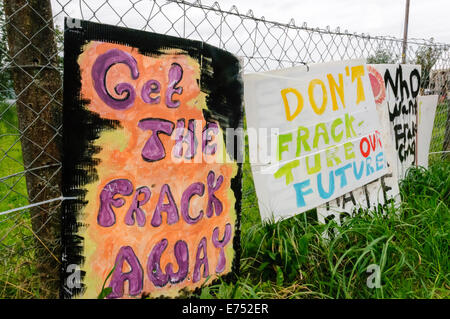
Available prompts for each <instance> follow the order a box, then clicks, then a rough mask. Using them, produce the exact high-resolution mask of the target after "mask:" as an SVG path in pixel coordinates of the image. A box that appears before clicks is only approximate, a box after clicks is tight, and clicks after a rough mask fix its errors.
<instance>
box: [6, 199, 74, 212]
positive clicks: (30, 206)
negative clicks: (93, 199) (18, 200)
mask: <svg viewBox="0 0 450 319" xmlns="http://www.w3.org/2000/svg"><path fill="white" fill-rule="evenodd" d="M71 199H77V198H76V197H63V196H60V197H57V198H52V199H48V200H44V201H42V202H38V203H34V204H30V205H26V206H22V207H18V208H13V209H10V210H7V211H4V212H0V216H2V215H7V214H11V213H14V212H18V211H21V210H24V209H28V208H33V207H37V206H40V205H44V204H48V203H52V202H56V201H63V200H71Z"/></svg>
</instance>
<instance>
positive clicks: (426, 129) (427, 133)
mask: <svg viewBox="0 0 450 319" xmlns="http://www.w3.org/2000/svg"><path fill="white" fill-rule="evenodd" d="M438 97H439V96H438V95H419V96H418V97H417V101H418V102H417V105H418V108H419V110H418V123H417V153H418V154H417V165H419V166H423V167H425V168H428V153H429V152H430V142H431V136H432V133H433V126H434V117H435V115H436V107H437V103H438Z"/></svg>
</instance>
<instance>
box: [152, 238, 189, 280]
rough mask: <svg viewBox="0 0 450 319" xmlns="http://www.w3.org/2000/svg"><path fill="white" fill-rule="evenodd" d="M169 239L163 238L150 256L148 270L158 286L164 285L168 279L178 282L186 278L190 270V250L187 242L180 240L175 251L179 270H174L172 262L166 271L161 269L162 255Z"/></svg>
mask: <svg viewBox="0 0 450 319" xmlns="http://www.w3.org/2000/svg"><path fill="white" fill-rule="evenodd" d="M167 244H168V242H167V239H165V238H164V239H162V240H161V241H160V242H158V243H157V244H156V245H155V246H154V247H153V249H152V251H151V253H150V256H149V257H148V264H147V272H148V277H149V279H150V280H151V281H152V282H153V284H154V285H155V286H157V287H164V286H165V285H166V284H167V282H168V281H170V282H171V283H172V284H175V283H178V282H180V281H182V280H184V278H186V276H187V274H188V272H189V252H188V246H187V244H186V242H184V241H183V240H179V241H177V242H176V243H175V247H174V252H175V258H176V260H177V263H178V272H176V273H174V272H173V265H172V264H171V263H169V264H167V266H166V273H163V271H162V269H161V264H160V262H161V255H162V253H163V252H164V250H166V248H167Z"/></svg>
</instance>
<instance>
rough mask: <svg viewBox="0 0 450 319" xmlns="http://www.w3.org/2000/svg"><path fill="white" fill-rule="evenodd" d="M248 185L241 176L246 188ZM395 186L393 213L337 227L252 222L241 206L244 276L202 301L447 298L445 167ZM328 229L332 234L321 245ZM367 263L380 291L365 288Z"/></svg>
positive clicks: (449, 223) (449, 187)
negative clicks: (377, 275)
mask: <svg viewBox="0 0 450 319" xmlns="http://www.w3.org/2000/svg"><path fill="white" fill-rule="evenodd" d="M245 179H247V181H246V180H245ZM250 182H251V177H250V175H248V174H246V175H244V189H245V187H246V184H247V183H248V184H250ZM248 184H247V185H248ZM400 187H401V193H402V197H403V204H402V206H401V208H400V209H399V210H397V211H395V210H393V209H391V210H389V211H388V212H387V213H386V214H385V215H377V214H375V215H373V214H372V215H369V214H368V213H367V212H364V213H361V214H359V215H357V216H355V217H354V218H352V219H349V220H347V221H346V222H344V223H343V224H342V226H338V225H337V224H329V225H321V224H318V223H317V222H316V216H315V214H316V213H315V211H310V212H308V213H307V214H303V215H298V216H296V217H293V218H290V219H287V220H284V221H282V222H280V223H277V224H263V223H261V222H256V223H255V219H256V217H255V216H258V208H257V207H256V206H244V209H243V212H242V224H243V225H244V226H243V229H242V252H243V254H242V267H241V274H242V275H241V276H240V277H238V278H236V282H235V283H225V282H221V283H219V284H216V285H214V286H211V287H208V288H206V289H204V290H203V291H202V293H201V298H449V297H450V267H449V266H450V264H449V257H450V256H449V247H450V234H449V231H450V220H449V217H450V214H449V205H450V162H448V161H447V162H437V163H434V164H432V165H431V166H430V168H429V170H425V169H422V168H415V169H411V170H410V172H409V174H408V177H407V178H406V179H405V180H404V181H403V182H402V183H401V185H400ZM251 200H254V199H251ZM245 202H246V200H244V203H245ZM331 227H335V228H337V230H338V235H335V236H334V237H332V238H330V239H325V238H324V237H323V236H322V234H323V232H325V231H327V230H328V229H329V228H331ZM371 264H376V265H378V266H379V267H380V270H381V287H380V288H372V289H371V288H369V287H368V286H367V279H368V276H369V275H370V273H367V268H368V266H369V265H371Z"/></svg>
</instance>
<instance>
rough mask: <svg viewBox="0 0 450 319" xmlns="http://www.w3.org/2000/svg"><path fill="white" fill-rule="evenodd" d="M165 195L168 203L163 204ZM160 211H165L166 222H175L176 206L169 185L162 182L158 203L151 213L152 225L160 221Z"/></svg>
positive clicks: (176, 215)
mask: <svg viewBox="0 0 450 319" xmlns="http://www.w3.org/2000/svg"><path fill="white" fill-rule="evenodd" d="M165 197H167V199H168V201H169V203H168V204H164V198H165ZM161 212H167V223H168V224H169V225H172V224H175V223H176V222H177V221H178V220H179V216H178V208H177V205H176V204H175V200H174V199H173V195H172V192H171V191H170V187H169V185H167V184H164V185H163V186H162V187H161V192H160V194H159V199H158V204H157V205H156V209H155V212H154V213H153V218H152V226H153V227H158V226H160V225H161V223H162V215H161Z"/></svg>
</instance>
